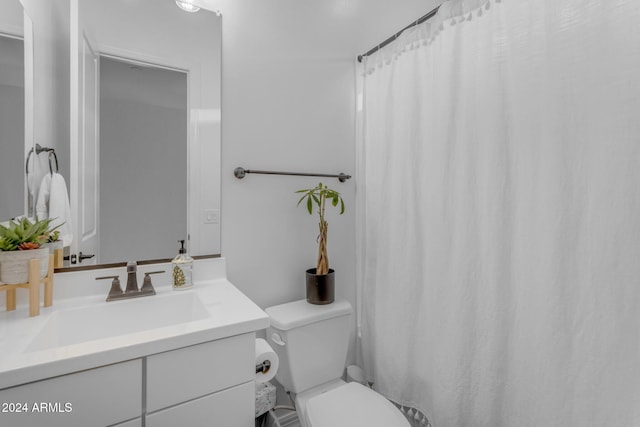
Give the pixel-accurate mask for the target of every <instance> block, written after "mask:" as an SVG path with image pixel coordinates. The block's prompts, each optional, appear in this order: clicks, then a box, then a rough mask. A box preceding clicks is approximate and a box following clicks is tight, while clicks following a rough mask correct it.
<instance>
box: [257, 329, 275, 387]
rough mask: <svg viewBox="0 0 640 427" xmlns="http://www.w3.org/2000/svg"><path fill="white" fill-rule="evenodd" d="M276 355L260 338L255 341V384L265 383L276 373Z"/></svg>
mask: <svg viewBox="0 0 640 427" xmlns="http://www.w3.org/2000/svg"><path fill="white" fill-rule="evenodd" d="M278 364H279V360H278V355H277V354H276V352H275V351H273V349H272V348H271V346H270V345H269V344H268V343H267V342H266V341H265V340H263V339H262V338H258V339H256V383H258V384H261V383H264V382H267V381H269V380H271V379H273V377H275V376H276V372H278Z"/></svg>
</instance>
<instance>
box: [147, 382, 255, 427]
mask: <svg viewBox="0 0 640 427" xmlns="http://www.w3.org/2000/svg"><path fill="white" fill-rule="evenodd" d="M254 402H255V383H254V382H248V383H245V384H242V385H239V386H235V387H232V388H230V389H227V390H224V391H221V392H218V393H214V394H211V395H209V396H205V397H201V398H200V399H195V400H192V401H189V402H187V403H183V404H182V405H178V406H173V407H171V408H168V409H165V410H162V411H158V412H155V413H153V414H150V415H147V418H146V424H145V425H146V427H176V426H189V427H250V426H253V425H254V424H255V423H254V418H253V417H254V415H255V414H254V411H253V407H254Z"/></svg>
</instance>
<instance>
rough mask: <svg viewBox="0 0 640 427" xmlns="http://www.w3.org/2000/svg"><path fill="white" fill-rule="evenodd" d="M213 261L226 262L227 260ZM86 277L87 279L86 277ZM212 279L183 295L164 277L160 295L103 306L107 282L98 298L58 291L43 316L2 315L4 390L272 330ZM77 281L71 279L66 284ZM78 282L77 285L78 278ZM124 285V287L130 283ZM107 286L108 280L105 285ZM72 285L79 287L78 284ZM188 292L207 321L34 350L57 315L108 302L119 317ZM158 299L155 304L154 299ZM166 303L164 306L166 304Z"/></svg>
mask: <svg viewBox="0 0 640 427" xmlns="http://www.w3.org/2000/svg"><path fill="white" fill-rule="evenodd" d="M215 262H218V263H219V262H222V263H224V260H223V259H221V260H216V261H215ZM145 267H147V266H145ZM153 268H154V266H149V267H148V268H146V270H147V271H151V270H152V269H153ZM140 270H142V269H140ZM223 271H224V266H223ZM103 273H105V271H101V270H93V271H92V272H91V274H92V275H93V276H100V275H102V274H103ZM106 273H110V271H106ZM83 274H84V275H85V276H86V274H87V273H83ZM57 276H58V275H56V279H55V280H56V281H58V277H57ZM122 276H124V274H121V280H122V278H123V277H122ZM198 276H200V278H202V276H203V275H202V274H199V275H196V276H195V277H198ZM211 276H212V277H214V278H213V279H212V280H206V279H205V280H200V281H198V282H196V284H195V286H194V287H193V288H192V289H189V290H184V291H179V292H176V291H174V290H173V289H172V288H171V286H169V283H168V280H162V279H161V280H159V282H160V285H159V286H156V285H155V283H154V286H155V288H156V293H157V295H154V296H149V297H142V298H138V299H133V300H122V301H113V302H108V303H107V302H105V298H106V295H107V293H108V289H109V286H105V285H106V283H105V284H103V289H104V292H102V293H101V294H100V295H97V294H95V295H87V296H81V297H76V298H60V299H59V300H56V296H55V295H56V293H55V290H54V304H53V306H51V307H47V308H44V307H41V308H40V316H36V317H28V310H27V309H26V308H25V307H18V309H17V310H16V311H11V312H6V311H0V389H3V388H7V387H11V386H15V385H18V384H24V383H28V382H32V381H37V380H41V379H45V378H50V377H55V376H58V375H64V374H68V373H71V372H76V371H80V370H85V369H90V368H94V367H98V366H103V365H109V364H112V363H118V362H122V361H125V360H130V359H135V358H139V357H143V356H147V355H150V354H155V353H160V352H164V351H168V350H172V349H176V348H180V347H186V346H190V345H194V344H199V343H202V342H206V341H211V340H216V339H220V338H225V337H230V336H233V335H239V334H243V333H249V332H254V331H258V330H261V329H264V328H266V327H267V326H269V318H268V316H267V314H266V313H265V312H264V311H263V310H261V309H260V308H259V307H258V306H257V305H256V304H255V303H253V301H251V300H250V299H249V298H248V297H246V296H245V295H244V294H243V293H242V292H240V291H239V290H238V289H237V288H236V287H235V286H234V285H233V284H231V283H230V282H229V281H228V280H227V279H226V278H221V277H216V276H220V275H219V274H212V275H211ZM141 278H142V273H141V272H139V273H138V283H139V284H141ZM154 279H155V278H154ZM73 281H74V280H70V281H69V280H68V282H73ZM75 281H76V282H77V278H76V279H75ZM122 282H123V287H124V284H125V283H126V280H122ZM107 283H110V282H108V281H107ZM73 285H74V286H78V284H77V283H74V284H73ZM67 286H71V285H67ZM66 292H68V289H67V290H66ZM63 293H64V291H63ZM189 293H193V294H195V295H194V296H197V299H198V300H199V301H201V302H202V305H203V306H204V308H205V310H206V315H205V316H204V318H199V320H194V321H188V322H182V323H177V324H171V325H168V326H162V327H158V328H152V329H146V330H143V331H140V332H134V333H126V334H120V335H117V336H112V337H108V338H99V339H93V340H86V341H82V342H80V343H77V344H71V345H63V346H54V347H53V348H45V349H38V348H36V349H35V350H34V349H33V348H34V347H33V340H34V337H36V336H38V334H39V333H40V331H41V330H43V328H45V326H46V325H47V322H48V321H49V320H50V319H52V317H54V316H55V313H56V312H58V311H61V310H76V309H78V308H80V309H82V308H88V309H89V310H87V311H88V312H90V311H91V308H92V307H100V308H102V307H103V306H104V305H105V304H110V305H109V306H108V307H109V308H111V307H113V308H114V313H115V315H116V316H117V313H118V310H128V309H129V308H130V307H133V309H135V307H136V306H135V305H133V304H128V303H130V302H132V301H137V300H139V301H141V300H146V301H148V302H151V301H157V302H158V305H160V303H161V302H162V303H166V302H167V301H169V300H166V301H160V299H170V298H172V297H175V296H176V295H178V294H180V295H181V296H182V295H184V296H187V295H188V294H189ZM154 298H156V299H157V300H153V299H154ZM134 304H135V303H134ZM163 305H165V306H166V304H163ZM141 311H142V310H141ZM137 316H140V318H141V319H142V318H143V317H144V316H145V313H144V311H142V312H140V313H137ZM87 317H89V316H87ZM86 327H87V328H89V329H88V330H89V331H90V330H91V329H90V328H91V327H92V325H91V319H87V322H86Z"/></svg>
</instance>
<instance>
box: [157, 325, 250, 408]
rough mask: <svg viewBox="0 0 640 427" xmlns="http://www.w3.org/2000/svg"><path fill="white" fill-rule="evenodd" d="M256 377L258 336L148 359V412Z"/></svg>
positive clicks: (224, 341) (219, 342)
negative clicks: (256, 343)
mask: <svg viewBox="0 0 640 427" xmlns="http://www.w3.org/2000/svg"><path fill="white" fill-rule="evenodd" d="M254 377H255V334H254V333H250V334H244V335H238V336H235V337H230V338H225V339H221V340H217V341H211V342H207V343H203V344H198V345H194V346H191V347H185V348H181V349H178V350H172V351H168V352H166V353H160V354H155V355H153V356H149V357H148V358H147V412H148V413H149V412H154V411H157V410H159V409H162V408H166V407H167V406H171V405H175V404H177V403H181V402H185V401H187V400H191V399H195V398H198V397H201V396H204V395H207V394H211V393H214V392H216V391H219V390H223V389H225V388H228V387H232V386H235V385H237V384H242V383H245V382H247V381H251V380H253V379H254Z"/></svg>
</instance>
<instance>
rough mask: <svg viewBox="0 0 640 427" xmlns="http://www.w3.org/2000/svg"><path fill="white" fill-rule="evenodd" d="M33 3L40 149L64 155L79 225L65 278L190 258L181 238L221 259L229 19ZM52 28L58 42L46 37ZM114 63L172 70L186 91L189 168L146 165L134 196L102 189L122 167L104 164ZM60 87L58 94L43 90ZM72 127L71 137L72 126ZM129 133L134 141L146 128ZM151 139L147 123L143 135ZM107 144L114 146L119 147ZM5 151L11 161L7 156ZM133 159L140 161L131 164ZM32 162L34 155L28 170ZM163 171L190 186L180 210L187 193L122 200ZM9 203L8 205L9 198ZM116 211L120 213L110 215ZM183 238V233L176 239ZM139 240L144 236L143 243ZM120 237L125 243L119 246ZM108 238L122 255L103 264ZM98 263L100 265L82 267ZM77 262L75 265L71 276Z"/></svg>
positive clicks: (168, 3) (84, 1) (113, 3)
mask: <svg viewBox="0 0 640 427" xmlns="http://www.w3.org/2000/svg"><path fill="white" fill-rule="evenodd" d="M16 1H17V0H16ZM23 3H24V4H25V8H26V9H27V11H28V12H29V14H30V15H32V10H31V8H33V9H34V10H33V12H35V13H36V15H39V16H38V19H34V22H33V32H34V39H35V41H34V45H35V47H36V49H35V57H36V60H35V61H34V62H35V67H34V80H35V94H36V99H35V104H36V105H37V106H38V108H37V110H36V112H35V122H34V128H35V130H34V136H33V140H35V142H37V143H39V144H40V145H42V146H47V147H52V148H55V150H56V153H57V158H58V161H59V170H60V173H61V175H62V176H63V177H64V179H65V180H66V185H67V190H68V193H69V201H70V209H71V217H72V218H73V221H72V223H73V241H72V243H71V246H70V247H69V248H67V249H65V254H66V255H69V256H70V258H71V259H70V260H68V261H66V262H65V267H86V266H90V265H95V264H102V263H105V262H108V263H113V262H126V261H131V260H137V261H142V260H148V259H159V258H161V259H168V258H173V257H174V256H175V255H176V254H177V250H178V248H179V243H178V242H177V240H178V239H179V238H184V239H188V243H187V245H188V249H189V252H190V254H191V255H194V256H198V255H212V254H218V253H219V252H220V224H219V209H220V117H221V112H220V73H221V70H220V64H221V61H220V58H221V20H222V19H221V17H220V16H218V15H217V14H216V13H214V12H211V11H207V10H205V9H201V10H200V11H199V12H197V13H187V12H184V11H182V10H180V9H179V8H178V7H177V6H176V3H175V1H174V0H137V1H135V2H132V1H130V0H109V1H108V2H107V1H104V0H52V1H51V2H41V1H35V0H23ZM45 16H46V17H47V19H48V21H47V22H45V19H44V17H45ZM65 21H67V22H65ZM43 27H47V28H49V29H50V28H55V30H56V31H55V33H54V34H48V35H47V36H41V35H42V34H43ZM69 28H70V31H67V30H66V29H69ZM65 31H66V33H65ZM69 46H71V48H69ZM41 47H46V51H47V52H54V53H49V57H48V58H44V59H43V60H39V59H38V58H40V56H39V55H43V52H42V50H43V49H41ZM56 49H57V51H56ZM65 49H66V51H65ZM107 60H109V61H115V62H120V63H123V64H127V67H129V69H131V67H132V66H133V67H138V68H140V70H142V71H147V69H150V68H152V66H153V68H160V69H164V70H172V71H175V72H178V73H182V75H183V76H184V77H185V81H186V83H185V82H183V87H185V86H186V93H183V95H184V97H185V99H186V100H187V105H186V117H183V119H182V120H183V122H186V126H185V129H184V135H183V137H181V138H180V140H177V139H176V140H175V141H174V144H175V145H176V146H178V144H180V148H179V149H178V151H179V152H182V153H183V154H182V155H183V157H184V158H183V159H177V158H176V161H175V164H174V165H173V166H172V167H170V168H168V167H167V165H166V164H159V163H158V162H157V161H156V162H153V161H151V162H143V161H137V162H136V165H135V167H133V166H129V167H128V169H127V170H128V171H131V172H133V174H132V176H131V177H130V178H128V179H129V182H130V183H131V184H132V185H129V186H126V187H125V186H122V183H120V184H117V185H120V186H121V187H119V188H117V189H114V188H113V187H111V186H112V185H113V184H112V180H110V179H107V178H105V179H103V178H102V171H103V170H104V169H107V168H110V167H113V166H114V162H113V160H111V161H110V163H109V164H110V166H107V165H106V164H105V163H106V161H107V160H106V159H107V158H113V157H114V156H115V157H116V158H117V157H118V153H117V152H115V153H114V152H113V151H112V152H110V153H109V154H105V161H104V162H103V161H102V160H101V155H102V148H105V147H102V146H101V145H102V142H103V141H102V140H101V138H102V137H103V130H104V129H103V127H102V126H101V120H103V117H102V114H103V113H105V114H108V108H107V107H105V106H104V105H103V102H106V101H105V100H103V99H102V97H101V94H100V90H101V87H102V86H101V84H102V82H101V78H100V77H101V66H102V65H103V64H105V63H106V62H105V61H107ZM105 70H106V69H105ZM139 74H140V73H139ZM51 81H53V82H55V84H49V86H46V85H45V84H44V83H43V84H40V83H39V82H51ZM69 82H72V83H71V84H70V83H69ZM39 87H42V89H40V90H39ZM147 101H148V100H147ZM67 107H68V108H67ZM103 109H104V111H102V110H103ZM65 123H69V124H70V125H69V126H64V124H65ZM154 126H156V125H154ZM130 127H131V128H133V129H134V130H135V126H130ZM144 127H145V124H144V122H142V121H141V122H140V126H139V128H144ZM108 128H112V129H113V126H111V125H108ZM154 130H156V132H157V131H158V130H157V129H154ZM105 138H106V139H105V144H106V143H107V142H106V141H108V138H109V136H105ZM140 138H142V137H141V136H140V135H132V136H125V137H122V138H121V139H126V140H127V143H128V144H130V145H133V144H135V143H136V140H139V139H140ZM109 148H113V147H111V146H110V147H109ZM173 148H176V147H173ZM2 150H3V151H2V157H4V153H5V152H4V145H3V146H2ZM143 150H144V152H142V153H139V154H140V156H142V157H141V158H144V157H145V156H144V153H150V151H149V150H148V149H143ZM165 151H166V150H165V149H163V148H158V149H157V150H156V154H159V155H160V156H162V155H163V154H164V155H165V157H164V159H166V158H167V156H172V154H167V153H166V152H165ZM18 155H20V153H18ZM43 156H44V155H43ZM124 156H127V159H131V156H132V154H124ZM44 157H45V163H44V165H45V166H46V156H44ZM148 157H151V156H148ZM22 159H24V153H22V156H21V160H20V163H21V164H23V163H24V160H22ZM120 163H121V164H120V165H119V166H123V165H124V163H125V162H124V161H121V162H120ZM47 167H48V166H47ZM163 169H164V170H166V169H175V171H177V172H179V173H180V174H181V175H182V176H181V177H180V178H176V179H179V180H180V184H177V187H176V188H179V187H182V188H183V191H182V196H181V197H182V201H181V202H175V201H171V200H170V199H169V194H167V193H172V194H173V193H180V192H178V191H176V190H174V189H170V188H160V189H158V188H156V189H155V190H160V191H156V192H155V193H150V192H147V191H142V193H140V191H141V190H138V194H137V195H135V194H134V195H133V196H131V195H130V196H126V197H125V195H124V192H122V189H123V188H129V187H131V188H135V187H136V186H135V185H133V184H134V183H136V184H137V183H138V182H139V181H142V180H143V178H144V177H153V175H154V174H157V173H158V171H159V170H163ZM22 175H24V171H22V174H21V176H22ZM150 181H151V185H153V184H154V182H155V183H156V184H157V186H156V187H158V186H159V187H165V184H162V183H160V182H159V180H154V179H151V180H150ZM105 186H109V187H105ZM163 189H164V190H165V191H164V193H165V196H166V200H165V198H163V196H162V195H163V191H162V190H163ZM103 194H104V195H109V194H110V195H111V196H110V197H111V199H103ZM136 196H137V197H136ZM151 199H153V201H158V200H159V201H160V202H161V203H160V205H159V206H160V207H157V206H156V207H153V206H151V205H149V203H150V200H151ZM114 200H115V201H114ZM163 202H164V209H163ZM0 203H2V204H4V203H5V201H4V195H3V196H2V199H0ZM176 203H181V205H182V206H180V209H179V211H181V213H180V214H178V215H179V216H180V217H181V218H182V219H183V222H182V223H181V224H168V222H173V220H172V219H167V218H166V217H165V218H163V217H162V215H160V210H169V209H167V206H173V205H174V204H176ZM107 204H108V205H109V207H110V208H112V209H107V208H106V205H107ZM103 205H104V206H103ZM147 205H149V206H147ZM110 210H111V211H113V212H116V213H118V214H120V216H117V217H115V218H109V217H107V215H111V214H110V213H109V211H110ZM162 213H163V214H164V213H165V212H162ZM0 219H5V218H0ZM125 223H126V225H127V227H125V226H124V225H125ZM174 226H175V227H174ZM172 228H176V229H177V230H183V231H171V229H172ZM134 231H135V232H140V235H138V236H135V235H133V232H134ZM118 232H123V234H124V235H123V234H121V235H119V236H118V235H117V234H118ZM107 237H111V238H112V239H111V242H109V245H110V246H111V247H112V248H116V250H115V253H114V251H113V250H111V253H108V252H109V251H107V250H104V251H105V254H104V257H103V256H101V252H102V251H103V249H102V245H103V243H102V242H101V240H103V239H104V241H105V243H104V244H107V243H106V242H107V241H108V240H109V239H107ZM151 249H153V250H151ZM81 255H82V256H81ZM88 255H95V256H94V257H92V258H84V259H83V257H86V256H88ZM74 258H75V261H76V263H75V264H71V263H70V262H71V261H72V260H73V259H74ZM102 258H104V259H102Z"/></svg>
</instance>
